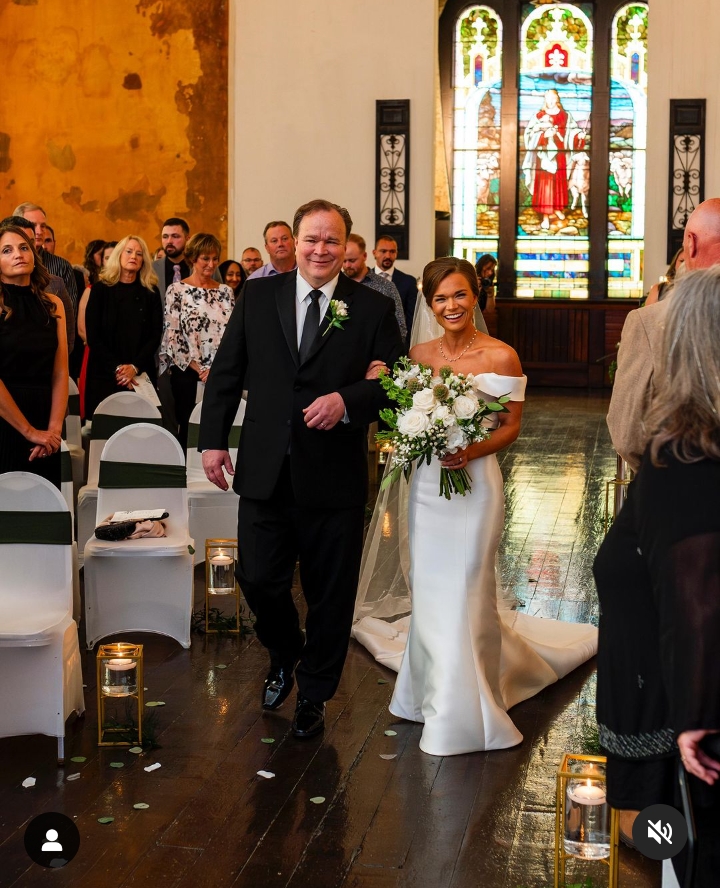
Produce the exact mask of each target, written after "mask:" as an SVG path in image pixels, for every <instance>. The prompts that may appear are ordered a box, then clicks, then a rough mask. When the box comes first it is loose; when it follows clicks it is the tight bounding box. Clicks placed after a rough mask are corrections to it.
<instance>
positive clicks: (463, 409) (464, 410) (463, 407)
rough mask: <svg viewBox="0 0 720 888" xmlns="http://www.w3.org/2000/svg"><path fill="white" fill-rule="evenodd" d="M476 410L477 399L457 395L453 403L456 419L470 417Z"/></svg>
mask: <svg viewBox="0 0 720 888" xmlns="http://www.w3.org/2000/svg"><path fill="white" fill-rule="evenodd" d="M476 410H477V401H475V400H474V399H473V398H469V397H468V396H467V395H458V396H457V398H455V401H454V403H453V412H454V413H455V416H457V418H458V419H472V418H473V416H474V415H475V411H476Z"/></svg>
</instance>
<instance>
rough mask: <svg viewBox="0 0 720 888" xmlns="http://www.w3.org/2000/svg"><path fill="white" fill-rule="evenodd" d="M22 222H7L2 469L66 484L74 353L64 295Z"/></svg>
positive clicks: (3, 241)
mask: <svg viewBox="0 0 720 888" xmlns="http://www.w3.org/2000/svg"><path fill="white" fill-rule="evenodd" d="M49 282H50V279H49V277H48V275H47V272H46V271H45V269H44V268H43V265H42V263H41V262H40V260H39V258H38V255H37V253H36V252H35V246H34V244H33V242H32V240H31V239H30V238H29V237H28V236H27V234H26V233H25V231H24V230H23V229H22V228H18V227H16V226H14V225H10V226H8V227H7V228H3V229H0V473H2V472H18V471H21V472H34V473H35V474H37V475H42V476H43V477H44V478H47V479H48V480H49V481H52V482H53V483H54V484H56V485H57V486H58V487H59V486H60V439H61V435H62V424H63V419H64V418H65V412H66V410H67V398H68V354H67V335H66V332H65V314H64V311H63V306H62V302H61V301H60V300H59V299H58V298H57V297H56V296H52V295H50V294H48V293H45V287H46V286H47V284H48V283H49Z"/></svg>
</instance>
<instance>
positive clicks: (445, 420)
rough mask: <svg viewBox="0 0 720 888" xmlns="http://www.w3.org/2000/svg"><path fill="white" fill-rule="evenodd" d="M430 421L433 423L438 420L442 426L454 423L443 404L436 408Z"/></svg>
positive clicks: (447, 408)
mask: <svg viewBox="0 0 720 888" xmlns="http://www.w3.org/2000/svg"><path fill="white" fill-rule="evenodd" d="M431 419H432V421H433V423H435V422H436V421H437V420H440V421H441V422H442V424H443V425H444V426H448V425H450V424H451V423H452V422H453V421H454V420H453V416H452V414H451V413H450V408H449V407H447V406H446V405H445V404H440V406H439V407H436V408H435V409H434V410H433V412H432V416H431Z"/></svg>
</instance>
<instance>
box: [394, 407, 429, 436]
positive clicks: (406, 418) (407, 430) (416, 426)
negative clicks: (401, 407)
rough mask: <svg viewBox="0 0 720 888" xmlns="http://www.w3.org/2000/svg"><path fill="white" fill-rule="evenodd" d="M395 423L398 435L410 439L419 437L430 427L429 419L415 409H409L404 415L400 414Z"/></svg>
mask: <svg viewBox="0 0 720 888" xmlns="http://www.w3.org/2000/svg"><path fill="white" fill-rule="evenodd" d="M397 423H398V431H399V432H400V434H401V435H409V437H411V438H415V437H416V436H417V435H421V434H422V433H423V432H426V431H427V430H428V428H429V427H430V420H429V418H428V417H427V416H426V415H425V414H424V413H421V412H420V411H419V410H415V409H410V410H408V411H407V412H406V413H401V414H400V416H398V421H397Z"/></svg>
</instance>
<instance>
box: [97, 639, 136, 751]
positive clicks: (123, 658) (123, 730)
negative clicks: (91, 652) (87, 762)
mask: <svg viewBox="0 0 720 888" xmlns="http://www.w3.org/2000/svg"><path fill="white" fill-rule="evenodd" d="M97 693H98V746H135V745H142V713H143V648H142V645H141V644H127V643H125V642H116V643H115V644H102V645H100V647H99V648H98V652H97ZM133 701H134V703H135V706H136V708H137V728H136V727H135V725H134V724H133V722H132V714H131V712H130V709H131V708H132V705H133ZM119 705H124V706H125V713H124V714H121V715H120V716H117V711H118V706H119ZM113 713H115V714H113Z"/></svg>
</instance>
